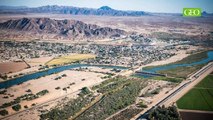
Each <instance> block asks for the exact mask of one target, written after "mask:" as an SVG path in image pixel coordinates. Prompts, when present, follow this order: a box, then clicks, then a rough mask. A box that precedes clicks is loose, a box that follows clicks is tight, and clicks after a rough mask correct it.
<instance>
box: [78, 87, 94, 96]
mask: <svg viewBox="0 0 213 120" xmlns="http://www.w3.org/2000/svg"><path fill="white" fill-rule="evenodd" d="M90 93H91V92H90V90H89V89H88V88H87V87H83V88H82V89H81V92H80V93H79V96H84V95H87V94H90Z"/></svg>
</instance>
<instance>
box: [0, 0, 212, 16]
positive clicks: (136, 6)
mask: <svg viewBox="0 0 213 120" xmlns="http://www.w3.org/2000/svg"><path fill="white" fill-rule="evenodd" d="M0 5H9V6H28V7H38V6H44V5H64V6H77V7H89V8H99V7H101V6H110V7H112V8H114V9H119V10H142V11H148V12H167V13H168V12H169V13H181V12H182V9H183V8H185V7H186V8H187V7H198V8H202V10H205V11H207V12H211V13H213V7H212V6H213V0H0Z"/></svg>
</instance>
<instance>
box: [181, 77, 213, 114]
mask: <svg viewBox="0 0 213 120" xmlns="http://www.w3.org/2000/svg"><path fill="white" fill-rule="evenodd" d="M177 106H178V108H180V109H189V110H205V111H213V75H209V76H207V77H206V78H205V79H203V80H202V81H201V82H200V83H199V84H197V85H196V86H195V87H194V88H192V89H191V90H190V91H189V92H188V93H187V94H185V95H184V96H183V97H182V98H180V99H179V100H178V101H177Z"/></svg>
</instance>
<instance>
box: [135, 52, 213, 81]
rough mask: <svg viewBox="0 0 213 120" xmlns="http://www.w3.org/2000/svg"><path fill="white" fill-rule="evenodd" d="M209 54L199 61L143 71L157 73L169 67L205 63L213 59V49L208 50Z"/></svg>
mask: <svg viewBox="0 0 213 120" xmlns="http://www.w3.org/2000/svg"><path fill="white" fill-rule="evenodd" d="M207 56H208V57H207V58H205V59H202V60H200V61H197V62H193V63H189V64H171V65H165V66H159V67H154V68H151V69H146V70H142V71H144V72H150V73H157V72H158V71H161V70H169V69H174V68H177V67H188V66H193V65H201V64H205V63H208V62H211V61H213V51H209V52H207ZM137 75H138V74H137ZM139 76H144V77H148V76H147V75H142V74H140V75H139Z"/></svg>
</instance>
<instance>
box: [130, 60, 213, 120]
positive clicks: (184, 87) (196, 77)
mask: <svg viewBox="0 0 213 120" xmlns="http://www.w3.org/2000/svg"><path fill="white" fill-rule="evenodd" d="M212 71H213V62H211V63H209V64H208V65H206V66H204V67H203V68H202V69H200V70H199V71H198V72H196V73H195V74H193V75H191V76H190V77H189V81H186V82H185V83H183V84H181V85H180V86H179V87H178V88H177V89H175V90H174V91H173V92H172V93H170V94H169V95H168V96H166V97H165V98H163V99H162V100H160V101H159V102H157V103H156V104H155V105H153V106H151V107H149V108H148V109H147V110H146V111H142V112H141V113H140V114H139V115H136V116H135V117H134V118H132V119H131V120H135V119H136V120H143V119H146V117H147V115H148V113H149V111H151V110H152V109H154V108H156V107H157V106H160V105H164V104H169V103H172V102H175V101H176V100H178V99H179V98H180V97H181V96H183V95H184V94H185V93H186V92H187V91H188V90H190V89H191V88H192V87H193V86H194V85H196V84H197V83H199V82H200V81H201V80H202V79H203V78H204V77H205V76H207V75H208V74H209V73H211V72H212ZM181 92H182V93H181ZM179 93H181V94H179ZM173 98H174V99H173ZM171 99H172V100H171ZM168 101H169V103H167V102H168Z"/></svg>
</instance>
